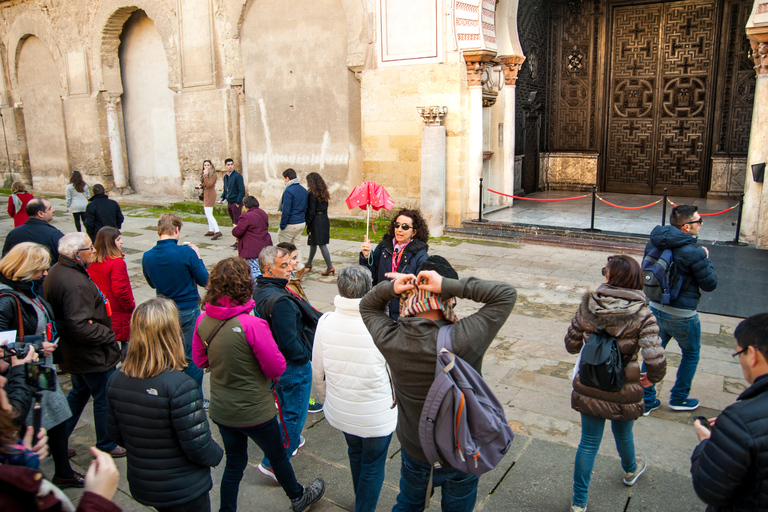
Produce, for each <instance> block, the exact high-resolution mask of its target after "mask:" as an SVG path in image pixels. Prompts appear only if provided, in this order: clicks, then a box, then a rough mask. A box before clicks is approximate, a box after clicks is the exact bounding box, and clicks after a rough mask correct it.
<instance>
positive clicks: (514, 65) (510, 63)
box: [497, 55, 525, 85]
mask: <svg viewBox="0 0 768 512" xmlns="http://www.w3.org/2000/svg"><path fill="white" fill-rule="evenodd" d="M497 60H498V61H499V63H500V64H501V69H502V70H503V71H504V84H505V85H515V83H516V82H517V74H518V73H519V72H520V68H521V67H522V65H523V62H525V57H524V56H523V55H502V56H500V57H499V58H498V59H497Z"/></svg>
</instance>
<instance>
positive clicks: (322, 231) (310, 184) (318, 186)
mask: <svg viewBox="0 0 768 512" xmlns="http://www.w3.org/2000/svg"><path fill="white" fill-rule="evenodd" d="M307 189H308V191H309V197H308V198H307V213H306V217H305V220H306V222H307V234H308V235H309V239H308V240H307V243H308V244H309V259H308V260H307V263H306V265H304V268H303V269H301V270H300V271H299V276H298V277H299V279H301V278H302V277H303V276H304V274H305V273H306V272H309V271H310V270H312V259H313V258H314V257H315V252H316V251H317V246H318V245H319V246H320V252H322V253H323V259H324V260H325V265H326V267H327V268H326V269H325V272H321V275H324V276H328V275H331V274H332V275H336V269H335V268H333V263H331V253H330V252H328V242H330V240H331V223H330V221H329V220H328V201H329V200H330V198H331V196H330V194H329V193H328V187H327V186H326V185H325V181H323V177H322V176H320V175H319V174H317V173H316V172H311V173H309V174H308V175H307Z"/></svg>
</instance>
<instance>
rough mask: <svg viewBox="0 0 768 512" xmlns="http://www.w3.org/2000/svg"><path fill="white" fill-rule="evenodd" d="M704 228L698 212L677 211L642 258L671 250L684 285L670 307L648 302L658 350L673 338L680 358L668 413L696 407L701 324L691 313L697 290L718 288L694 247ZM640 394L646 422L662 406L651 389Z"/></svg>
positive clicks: (704, 252)
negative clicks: (694, 393)
mask: <svg viewBox="0 0 768 512" xmlns="http://www.w3.org/2000/svg"><path fill="white" fill-rule="evenodd" d="M703 222H704V218H703V217H702V216H701V215H699V213H698V207H696V206H691V205H684V204H683V205H679V206H676V207H674V208H673V209H672V213H671V214H670V215H669V224H670V225H668V226H656V227H655V228H653V231H651V239H650V240H649V241H648V243H647V244H646V246H645V256H648V253H649V252H651V250H652V249H653V248H654V247H657V248H659V249H661V250H665V249H671V250H672V258H673V260H674V263H675V266H676V267H677V272H678V275H679V276H680V279H682V280H683V285H682V288H681V289H680V294H679V295H678V296H677V298H676V299H674V300H672V302H671V303H670V304H669V305H662V304H659V303H658V302H654V301H650V308H651V312H653V314H654V316H655V317H656V322H657V323H658V324H659V337H661V345H662V347H664V348H665V349H666V348H667V343H669V341H670V340H671V339H672V338H675V340H676V341H677V344H678V345H680V351H681V352H682V359H681V360H680V366H679V367H678V369H677V376H676V378H675V385H674V386H672V389H671V390H670V392H669V408H670V409H672V410H673V411H693V410H694V409H696V408H697V407H698V406H699V400H698V399H696V398H690V397H689V395H690V392H691V385H692V384H693V376H694V375H695V374H696V367H697V366H698V364H699V352H700V351H701V321H700V320H699V314H698V312H697V311H696V308H698V305H699V299H700V298H701V291H699V290H703V291H705V292H711V291H714V290H715V288H717V275H716V274H715V267H714V266H713V265H712V260H710V259H709V250H708V249H707V248H706V247H701V246H699V245H697V242H698V237H699V231H700V230H701V226H702V223H703ZM643 371H645V369H643ZM644 391H645V396H644V400H645V416H648V415H649V414H650V413H651V411H653V410H654V409H658V408H659V407H660V406H661V400H659V399H658V398H656V387H655V386H650V387H647V388H645V390H644Z"/></svg>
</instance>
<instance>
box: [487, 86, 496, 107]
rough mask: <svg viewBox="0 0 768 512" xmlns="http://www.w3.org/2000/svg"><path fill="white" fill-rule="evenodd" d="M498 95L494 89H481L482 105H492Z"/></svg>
mask: <svg viewBox="0 0 768 512" xmlns="http://www.w3.org/2000/svg"><path fill="white" fill-rule="evenodd" d="M498 97H499V93H498V92H496V91H486V90H485V89H483V107H492V106H493V105H494V104H495V103H496V100H497V99H498Z"/></svg>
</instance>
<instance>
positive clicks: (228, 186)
mask: <svg viewBox="0 0 768 512" xmlns="http://www.w3.org/2000/svg"><path fill="white" fill-rule="evenodd" d="M224 167H226V168H227V174H226V175H225V176H224V188H223V189H222V192H221V201H219V202H220V203H221V204H224V202H225V201H226V203H227V213H228V214H229V218H230V219H232V224H237V222H238V221H239V220H240V214H241V212H242V209H243V198H244V197H245V183H244V182H243V176H242V175H241V174H240V173H239V172H237V171H236V170H235V161H234V160H232V159H231V158H227V159H226V160H224Z"/></svg>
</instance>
